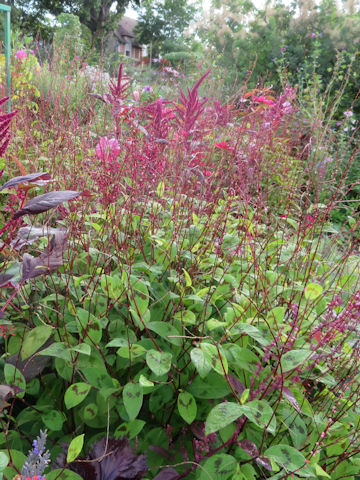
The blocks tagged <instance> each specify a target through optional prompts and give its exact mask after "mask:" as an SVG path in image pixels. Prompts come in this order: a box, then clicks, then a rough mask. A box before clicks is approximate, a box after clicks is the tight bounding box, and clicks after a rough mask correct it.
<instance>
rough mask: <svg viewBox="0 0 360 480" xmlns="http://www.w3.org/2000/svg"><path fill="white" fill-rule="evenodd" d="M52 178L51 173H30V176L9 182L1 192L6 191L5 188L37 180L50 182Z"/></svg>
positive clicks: (16, 178)
mask: <svg viewBox="0 0 360 480" xmlns="http://www.w3.org/2000/svg"><path fill="white" fill-rule="evenodd" d="M50 179H51V176H50V173H47V172H38V173H30V174H29V175H24V176H22V177H14V178H11V179H10V180H8V181H7V182H6V183H4V185H3V186H2V187H1V188H0V192H1V190H5V188H12V187H16V185H19V184H21V183H25V184H27V183H33V182H35V181H36V180H50Z"/></svg>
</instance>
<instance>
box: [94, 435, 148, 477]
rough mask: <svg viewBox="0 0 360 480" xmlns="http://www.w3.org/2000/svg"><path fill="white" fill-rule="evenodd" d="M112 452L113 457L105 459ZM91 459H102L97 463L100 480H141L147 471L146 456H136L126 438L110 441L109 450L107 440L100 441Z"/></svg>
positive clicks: (95, 446)
mask: <svg viewBox="0 0 360 480" xmlns="http://www.w3.org/2000/svg"><path fill="white" fill-rule="evenodd" d="M110 452H112V453H111V455H107V456H105V457H104V455H106V454H107V453H110ZM89 457H90V459H95V458H100V459H101V460H100V461H99V462H97V463H96V467H98V468H97V470H98V476H97V479H98V480H122V479H129V480H131V479H141V478H142V477H143V476H144V475H145V473H146V471H147V465H146V459H145V455H139V456H138V455H136V454H135V453H134V452H133V451H132V449H131V447H130V445H129V441H128V439H127V438H126V437H124V438H121V439H119V440H115V439H110V440H109V442H108V444H107V448H106V439H105V438H102V439H100V440H98V441H97V442H96V443H95V444H94V446H93V447H92V449H91V450H90V452H89ZM96 467H95V468H96Z"/></svg>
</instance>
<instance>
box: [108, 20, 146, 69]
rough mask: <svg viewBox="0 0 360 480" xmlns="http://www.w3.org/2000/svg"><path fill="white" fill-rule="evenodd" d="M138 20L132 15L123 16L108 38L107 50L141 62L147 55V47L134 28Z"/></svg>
mask: <svg viewBox="0 0 360 480" xmlns="http://www.w3.org/2000/svg"><path fill="white" fill-rule="evenodd" d="M136 25H137V21H136V20H134V19H133V18H130V17H122V19H121V20H120V22H119V25H118V27H117V29H116V30H114V31H113V32H112V33H111V34H109V36H108V38H107V50H108V51H110V52H118V53H120V54H122V55H125V56H126V57H129V58H133V59H134V60H136V61H138V62H141V60H142V59H143V57H144V56H145V55H146V47H145V46H143V45H141V44H140V43H139V42H138V41H137V39H136V34H135V33H134V29H135V27H136Z"/></svg>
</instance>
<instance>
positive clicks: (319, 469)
mask: <svg viewBox="0 0 360 480" xmlns="http://www.w3.org/2000/svg"><path fill="white" fill-rule="evenodd" d="M313 466H314V467H315V473H316V475H317V476H318V477H326V478H331V477H330V475H329V474H328V473H327V472H325V470H324V469H323V468H322V467H320V465H319V464H318V463H315V465H313Z"/></svg>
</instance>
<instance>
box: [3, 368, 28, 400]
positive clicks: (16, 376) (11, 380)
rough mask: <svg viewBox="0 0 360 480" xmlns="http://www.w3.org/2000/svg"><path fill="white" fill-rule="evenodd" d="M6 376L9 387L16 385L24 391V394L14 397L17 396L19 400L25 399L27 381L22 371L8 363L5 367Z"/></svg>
mask: <svg viewBox="0 0 360 480" xmlns="http://www.w3.org/2000/svg"><path fill="white" fill-rule="evenodd" d="M4 376H5V382H6V383H7V384H8V385H11V386H14V385H15V386H17V387H19V388H21V389H22V390H24V391H23V392H20V393H18V394H17V395H13V396H16V397H18V398H23V396H24V395H25V390H26V381H25V378H24V376H23V374H22V373H21V372H20V370H18V369H17V368H16V367H14V365H12V364H11V363H7V364H6V365H5V367H4Z"/></svg>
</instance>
